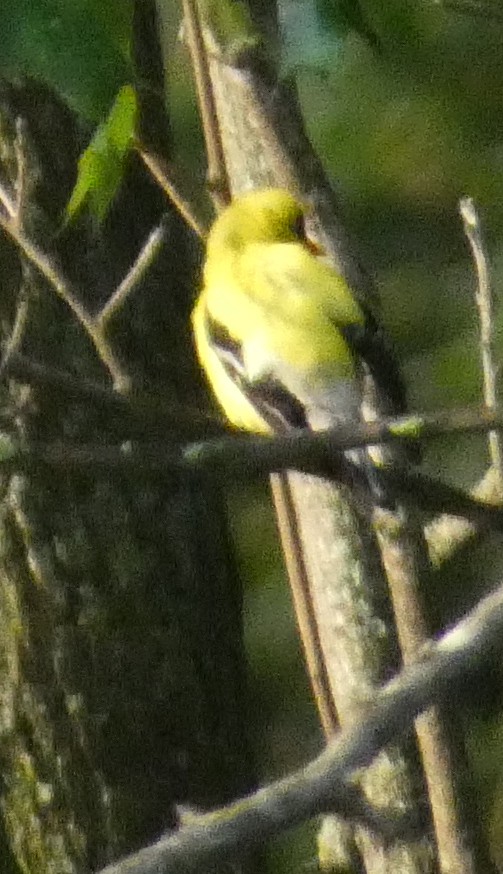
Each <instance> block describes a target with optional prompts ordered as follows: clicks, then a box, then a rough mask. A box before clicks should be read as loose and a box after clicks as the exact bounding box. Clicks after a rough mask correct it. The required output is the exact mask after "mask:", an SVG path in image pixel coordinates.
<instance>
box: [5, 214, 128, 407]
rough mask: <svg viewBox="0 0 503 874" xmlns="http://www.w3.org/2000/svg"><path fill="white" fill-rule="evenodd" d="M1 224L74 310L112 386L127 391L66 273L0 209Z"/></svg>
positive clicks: (118, 368) (125, 379)
mask: <svg viewBox="0 0 503 874" xmlns="http://www.w3.org/2000/svg"><path fill="white" fill-rule="evenodd" d="M0 227H1V228H3V230H4V231H5V233H6V234H7V236H9V237H10V238H11V240H13V242H14V243H16V245H17V246H18V248H19V249H20V250H21V252H22V253H23V255H24V256H25V257H26V258H27V259H28V260H29V261H30V262H31V263H32V264H33V265H34V266H35V267H36V268H37V270H38V271H39V272H40V273H41V274H42V276H44V278H45V279H46V280H47V282H48V283H49V284H50V285H51V286H52V288H53V290H54V291H55V292H56V294H57V295H58V297H60V298H61V300H63V301H64V302H65V303H66V305H67V306H68V307H69V308H70V310H71V311H72V312H73V314H74V315H75V317H76V319H77V320H78V322H79V323H80V324H81V325H82V327H83V329H84V330H85V332H86V333H87V335H88V337H89V339H90V340H91V342H92V343H93V345H94V348H95V349H96V352H97V354H98V357H99V358H100V360H101V362H102V363H103V364H104V366H105V367H106V369H107V370H108V372H109V374H110V376H111V378H112V381H113V385H114V389H115V390H116V391H118V392H120V393H121V394H127V393H128V391H130V388H131V379H130V377H129V376H128V375H127V374H126V373H125V371H124V370H123V368H122V365H121V364H120V363H119V361H118V359H117V358H116V356H115V354H114V352H113V350H112V348H111V346H110V344H109V343H108V341H107V339H106V338H105V337H104V335H103V332H102V331H101V330H100V328H99V327H98V326H97V325H96V323H95V322H94V320H93V319H92V318H91V316H90V315H89V314H88V313H87V311H86V310H85V309H84V307H83V306H82V304H81V303H80V301H79V299H78V297H77V294H76V293H75V291H74V290H73V288H72V287H71V285H70V283H69V281H68V280H67V279H66V277H64V276H63V274H62V273H61V272H60V270H59V268H58V267H57V266H56V264H55V263H54V262H53V261H52V260H51V258H50V257H49V256H48V255H47V254H46V253H45V252H43V251H42V250H41V249H39V247H38V246H37V245H36V244H35V243H33V242H32V241H31V240H30V239H29V238H28V237H27V235H26V234H25V233H24V231H23V230H21V229H20V228H17V227H16V224H15V222H14V221H13V220H10V219H7V218H5V216H3V215H1V213H0Z"/></svg>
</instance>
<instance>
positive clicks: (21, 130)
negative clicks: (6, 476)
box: [0, 118, 31, 377]
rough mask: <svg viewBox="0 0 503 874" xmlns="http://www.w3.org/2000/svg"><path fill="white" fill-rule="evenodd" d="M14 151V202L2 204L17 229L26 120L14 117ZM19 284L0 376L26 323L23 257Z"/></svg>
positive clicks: (26, 271)
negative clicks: (11, 211)
mask: <svg viewBox="0 0 503 874" xmlns="http://www.w3.org/2000/svg"><path fill="white" fill-rule="evenodd" d="M14 151H15V155H16V182H15V193H16V197H15V202H14V203H11V202H9V203H8V204H4V205H5V207H6V209H11V208H13V209H14V211H13V213H12V215H11V214H10V212H9V215H10V216H11V219H12V221H13V223H14V224H15V226H16V227H17V228H18V230H22V229H23V227H24V223H23V214H24V207H25V194H26V176H27V168H26V122H25V121H24V120H23V119H21V118H17V119H16V136H15V138H14ZM21 272H22V278H21V284H20V288H19V292H18V299H17V306H16V313H15V316H14V323H13V326H12V330H11V332H10V336H9V337H8V339H7V341H6V343H5V346H4V349H3V354H2V360H1V361H0V377H1V376H2V375H3V373H5V369H6V367H7V365H8V363H9V361H10V359H11V358H12V357H13V355H15V354H16V352H19V350H20V349H21V344H22V342H23V337H24V334H25V330H26V325H27V323H28V311H29V299H28V282H27V280H28V278H29V276H30V272H31V271H30V268H29V266H28V264H27V263H26V261H25V260H24V259H21Z"/></svg>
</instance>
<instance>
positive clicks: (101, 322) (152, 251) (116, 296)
mask: <svg viewBox="0 0 503 874" xmlns="http://www.w3.org/2000/svg"><path fill="white" fill-rule="evenodd" d="M166 232H167V222H166V218H164V219H163V220H161V222H160V223H159V224H158V225H157V227H156V228H154V230H153V231H152V232H151V233H150V235H149V238H148V240H147V242H146V243H145V245H144V246H143V249H142V250H141V252H140V254H139V255H138V257H137V259H136V261H135V262H134V264H133V266H132V267H131V269H130V270H129V272H128V273H127V275H126V276H125V277H124V279H123V280H122V282H121V283H120V285H119V286H118V287H117V289H116V290H115V291H114V293H113V294H112V296H111V297H110V298H109V300H108V301H107V302H106V304H105V306H104V307H103V309H102V310H101V312H100V313H99V314H98V315H97V316H96V318H95V325H96V327H97V328H98V329H99V330H103V331H105V330H106V328H107V326H108V324H109V322H110V319H113V318H114V317H115V316H116V315H117V313H119V312H120V310H121V309H122V307H123V306H124V304H125V302H126V300H127V299H128V297H129V296H130V295H131V293H132V292H133V291H134V290H135V288H137V286H138V285H139V283H140V282H141V280H142V279H143V277H144V275H145V273H146V272H147V270H148V269H149V267H150V266H151V265H152V264H153V262H154V261H155V259H156V258H157V256H158V254H159V252H160V251H161V248H162V246H163V244H164V241H165V239H166Z"/></svg>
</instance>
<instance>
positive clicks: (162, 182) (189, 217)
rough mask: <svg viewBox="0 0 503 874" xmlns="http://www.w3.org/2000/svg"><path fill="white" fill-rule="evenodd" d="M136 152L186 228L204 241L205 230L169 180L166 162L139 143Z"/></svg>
mask: <svg viewBox="0 0 503 874" xmlns="http://www.w3.org/2000/svg"><path fill="white" fill-rule="evenodd" d="M136 151H137V152H138V155H139V156H140V158H141V159H142V161H143V163H144V164H145V166H146V167H147V169H148V170H149V171H150V173H151V174H152V177H153V178H154V179H155V181H156V182H157V184H158V185H159V187H160V188H162V190H163V191H164V193H165V194H166V195H167V196H168V197H169V199H170V200H171V201H172V203H174V205H175V207H176V208H177V210H178V212H179V213H180V215H181V216H182V218H183V219H184V220H185V221H186V222H187V224H188V226H189V227H190V228H192V230H193V231H194V233H196V234H197V236H198V237H199V238H200V239H204V237H205V236H206V228H205V227H204V225H203V224H202V223H201V222H200V221H199V220H198V219H197V218H196V216H195V215H194V211H193V210H192V208H191V207H190V206H189V204H188V202H187V201H186V200H185V198H183V197H182V195H181V194H180V192H179V191H178V189H177V188H176V186H175V184H174V183H173V180H172V179H171V178H170V174H169V167H168V164H167V162H166V161H164V159H163V158H161V157H160V155H155V154H154V153H153V152H151V151H149V150H148V149H146V148H145V147H144V146H143V145H142V144H141V143H138V144H137V146H136Z"/></svg>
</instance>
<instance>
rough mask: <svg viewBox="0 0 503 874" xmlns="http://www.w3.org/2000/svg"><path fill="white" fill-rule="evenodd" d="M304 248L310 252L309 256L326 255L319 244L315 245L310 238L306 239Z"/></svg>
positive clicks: (314, 241)
mask: <svg viewBox="0 0 503 874" xmlns="http://www.w3.org/2000/svg"><path fill="white" fill-rule="evenodd" d="M305 246H306V248H307V249H309V251H310V252H311V255H317V256H321V255H326V252H325V249H324V248H323V246H321V245H320V243H317V242H316V240H313V239H311V237H306V239H305Z"/></svg>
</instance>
